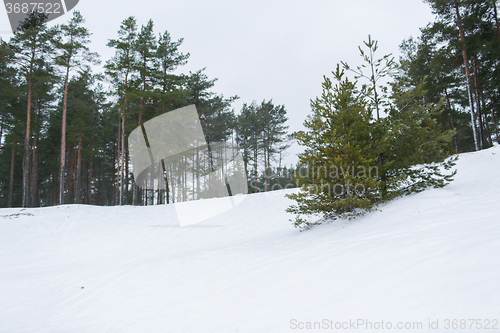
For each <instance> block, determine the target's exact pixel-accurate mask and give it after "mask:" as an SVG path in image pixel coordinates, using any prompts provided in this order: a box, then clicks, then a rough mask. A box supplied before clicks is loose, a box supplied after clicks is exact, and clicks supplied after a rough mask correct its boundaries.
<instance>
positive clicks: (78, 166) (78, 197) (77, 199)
mask: <svg viewBox="0 0 500 333" xmlns="http://www.w3.org/2000/svg"><path fill="white" fill-rule="evenodd" d="M82 143H83V138H82V134H81V133H79V135H78V160H77V164H76V187H75V203H77V204H79V203H81V199H82V195H81V189H80V187H81V185H80V183H81V174H82Z"/></svg>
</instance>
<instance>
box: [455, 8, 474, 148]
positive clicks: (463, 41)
mask: <svg viewBox="0 0 500 333" xmlns="http://www.w3.org/2000/svg"><path fill="white" fill-rule="evenodd" d="M455 10H456V14H457V23H458V29H459V32H460V41H461V43H462V56H463V59H464V66H465V75H466V77H467V88H468V91H469V107H470V115H471V122H472V132H473V134H474V145H475V147H476V150H480V148H479V140H478V137H477V132H476V117H475V114H474V104H473V103H474V102H473V101H474V99H473V97H472V84H471V80H470V71H469V65H468V61H467V51H466V50H465V36H464V30H463V28H462V19H461V17H460V11H459V10H458V4H457V3H456V4H455Z"/></svg>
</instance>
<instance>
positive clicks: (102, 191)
mask: <svg viewBox="0 0 500 333" xmlns="http://www.w3.org/2000/svg"><path fill="white" fill-rule="evenodd" d="M105 162H106V156H105V155H104V152H103V153H102V166H101V206H104V164H105Z"/></svg>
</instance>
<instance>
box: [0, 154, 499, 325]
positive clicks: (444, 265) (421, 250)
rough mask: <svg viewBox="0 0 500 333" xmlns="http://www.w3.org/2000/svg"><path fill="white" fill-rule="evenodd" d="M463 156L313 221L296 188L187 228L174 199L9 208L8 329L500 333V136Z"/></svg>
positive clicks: (3, 265) (1, 310) (2, 298)
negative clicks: (426, 182)
mask: <svg viewBox="0 0 500 333" xmlns="http://www.w3.org/2000/svg"><path fill="white" fill-rule="evenodd" d="M457 168H458V174H457V176H456V178H455V181H454V182H453V183H451V184H450V185H449V186H447V187H445V188H443V189H430V190H427V191H425V192H423V193H419V194H416V195H412V196H409V197H405V198H401V199H398V200H396V201H394V202H392V203H390V204H387V205H385V206H383V207H381V208H382V211H379V212H374V213H371V214H368V215H366V216H364V217H362V218H358V219H356V220H353V221H336V222H335V223H332V224H328V225H323V226H319V227H315V228H313V229H312V230H309V231H306V232H299V231H298V230H297V229H295V228H293V226H292V224H291V222H289V221H288V219H289V218H291V216H289V215H288V214H286V213H285V212H284V210H285V208H286V207H287V206H289V205H290V204H291V201H290V200H288V199H286V198H284V197H283V195H284V192H283V191H279V192H270V193H261V194H252V195H248V196H247V197H246V198H245V200H244V201H243V202H242V203H241V204H240V205H238V206H237V207H236V208H234V209H232V210H230V211H227V212H225V213H223V214H222V215H219V216H216V217H212V218H209V219H208V220H206V221H204V222H202V223H200V224H196V225H192V226H189V227H184V228H180V227H179V222H178V221H177V220H176V217H175V214H174V210H173V207H172V206H154V207H131V206H126V207H95V206H85V205H68V206H59V207H50V208H39V209H19V208H16V209H1V210H0V332H2V333H3V332H6V333H10V332H196V333H205V332H221V333H222V332H240V333H241V332H296V331H313V330H312V329H307V328H308V327H312V328H313V327H314V326H315V325H316V328H318V327H320V328H321V329H317V330H316V331H318V332H320V331H325V332H328V331H350V330H353V331H354V328H357V329H358V330H361V331H372V330H373V331H377V332H379V331H383V330H386V331H389V330H391V331H394V332H396V331H418V332H427V331H429V332H454V331H460V332H479V331H480V332H483V331H487V332H488V331H490V332H491V331H496V330H494V328H495V327H496V329H497V330H499V331H500V323H498V321H499V320H500V201H499V199H500V177H499V174H498V172H499V171H500V147H495V148H492V149H488V150H484V151H481V152H478V153H469V154H464V155H462V156H460V160H459V161H458V164H457ZM218 200H220V199H212V200H211V204H213V205H217V204H218V202H217V201H218ZM200 214H203V213H202V212H200ZM454 319H456V320H457V321H456V322H455V323H456V324H457V325H458V326H457V329H453V327H454V326H453V320H454ZM469 319H473V321H471V320H469ZM447 320H449V321H447ZM460 320H462V322H460ZM463 320H466V324H465V327H466V328H465V329H464V326H463V325H462V324H463ZM479 320H480V321H479ZM495 320H497V324H496V326H495ZM382 321H383V324H382ZM367 322H369V323H367ZM419 323H421V326H419ZM429 323H432V327H433V328H437V329H429ZM353 324H357V325H358V324H359V325H358V326H353ZM309 325H310V326H309ZM369 325H371V327H370V326H369ZM381 325H383V329H382V327H381ZM389 325H390V329H389ZM398 325H399V328H400V329H398ZM479 325H480V326H481V327H482V328H481V329H479V328H478V327H479ZM486 325H488V328H489V329H487V330H485V329H483V328H486V327H485V326H486ZM405 326H406V328H410V327H411V329H404V328H405ZM447 326H448V327H449V329H446V327H447ZM471 326H472V327H471ZM335 327H337V329H336V328H335ZM342 327H343V328H342ZM301 328H302V329H301ZM338 328H340V329H338ZM370 328H372V329H370ZM377 328H378V329H377ZM413 328H414V329H413ZM418 328H421V329H418ZM492 328H493V330H492Z"/></svg>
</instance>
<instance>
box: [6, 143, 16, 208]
mask: <svg viewBox="0 0 500 333" xmlns="http://www.w3.org/2000/svg"><path fill="white" fill-rule="evenodd" d="M15 157H16V150H15V148H12V157H11V159H10V180H9V197H8V199H7V207H9V208H10V207H12V197H13V195H14V166H15Z"/></svg>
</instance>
